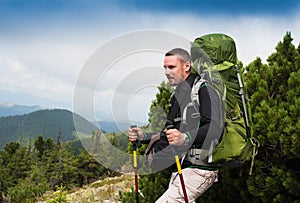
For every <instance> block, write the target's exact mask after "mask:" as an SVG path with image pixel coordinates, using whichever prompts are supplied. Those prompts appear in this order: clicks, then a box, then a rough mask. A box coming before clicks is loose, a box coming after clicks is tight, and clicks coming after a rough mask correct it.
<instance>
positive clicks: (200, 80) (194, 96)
mask: <svg viewBox="0 0 300 203" xmlns="http://www.w3.org/2000/svg"><path fill="white" fill-rule="evenodd" d="M206 85H207V81H206V80H205V79H204V76H198V77H197V78H196V79H195V81H194V84H193V87H192V91H191V100H192V102H196V103H197V104H198V106H200V102H199V90H200V89H201V88H202V87H204V86H206Z"/></svg>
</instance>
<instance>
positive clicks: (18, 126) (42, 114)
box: [0, 109, 98, 149]
mask: <svg viewBox="0 0 300 203" xmlns="http://www.w3.org/2000/svg"><path fill="white" fill-rule="evenodd" d="M73 116H74V118H73ZM73 119H76V121H77V122H76V124H77V125H79V126H80V131H81V132H80V133H84V134H87V135H92V132H93V131H95V130H97V129H98V128H97V127H96V126H95V125H94V124H92V123H91V122H89V121H87V120H86V119H85V118H83V117H81V116H79V115H77V114H73V113H72V112H71V111H68V110H62V109H53V110H38V111H34V112H31V113H29V114H24V115H15V116H6V117H0V149H1V148H3V147H4V146H5V145H6V144H7V143H9V142H15V141H20V140H21V138H25V139H29V138H32V139H34V138H35V137H37V136H39V135H43V136H44V137H46V138H47V137H51V138H53V139H54V140H56V139H57V137H58V135H59V134H61V139H62V140H63V141H66V140H74V139H76V136H75V135H74V132H76V127H75V125H74V120H73Z"/></svg>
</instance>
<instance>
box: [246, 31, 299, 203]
mask: <svg viewBox="0 0 300 203" xmlns="http://www.w3.org/2000/svg"><path fill="white" fill-rule="evenodd" d="M292 40H293V39H292V37H291V34H290V33H287V34H286V35H285V36H284V38H283V41H282V42H279V43H278V45H277V47H276V52H275V53H273V54H272V55H270V56H269V58H268V60H267V62H268V64H267V65H264V64H262V62H261V60H260V59H259V58H257V59H256V60H255V61H254V62H252V63H251V64H249V66H247V67H246V70H247V74H246V79H247V80H246V81H247V89H248V92H249V93H250V95H251V108H252V115H253V116H252V119H253V124H254V125H253V132H254V135H255V137H257V138H258V140H259V142H260V143H261V144H262V147H261V148H260V149H259V154H258V156H257V158H256V162H255V172H254V174H253V176H250V177H249V178H248V180H247V185H248V189H249V192H250V193H251V194H252V195H253V196H255V197H258V198H259V199H260V200H261V201H262V202H283V201H286V202H292V201H293V200H296V199H298V200H299V199H300V195H299V192H297V191H300V166H299V161H300V142H299V136H300V121H299V117H300V98H299V95H300V87H299V84H300V83H299V82H300V66H299V64H300V53H299V47H298V49H296V48H295V47H294V45H293V44H292Z"/></svg>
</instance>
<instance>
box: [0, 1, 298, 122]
mask: <svg viewBox="0 0 300 203" xmlns="http://www.w3.org/2000/svg"><path fill="white" fill-rule="evenodd" d="M299 11H300V4H299V3H298V1H296V0H291V1H279V0H265V1H263V0H260V1H257V0H255V1H253V0H252V1H250V0H249V1H241V0H240V1H235V0H223V1H208V0H206V1H200V0H198V1H196V0H195V1H178V2H177V1H170V0H166V1H158V0H152V1H138V0H130V1H122V0H111V1H109V0H101V1H97V0H27V1H21V0H0V75H1V77H0V91H10V92H16V93H23V94H24V93H27V94H32V95H35V96H39V97H44V98H48V99H52V100H59V101H61V102H62V104H61V107H69V108H72V101H73V91H74V87H75V86H76V81H77V79H78V76H79V75H80V72H81V70H82V67H83V66H84V64H85V63H86V61H88V59H89V57H90V56H91V55H92V54H93V53H94V52H95V51H96V50H97V49H98V48H99V47H101V46H102V45H103V44H105V43H107V42H110V41H111V40H113V39H115V38H116V37H118V36H122V35H124V34H126V33H129V32H133V31H136V30H145V29H155V30H163V31H168V32H173V33H177V34H179V35H182V36H185V37H186V38H187V39H190V40H193V39H194V38H196V37H198V36H201V35H204V34H207V33H213V32H222V33H225V34H228V35H230V36H232V37H233V38H234V39H235V41H236V43H237V51H238V58H239V59H240V60H241V61H242V62H243V63H244V64H245V65H247V64H248V63H250V62H251V61H253V60H254V59H255V58H256V57H257V56H259V57H261V58H262V59H263V60H266V58H267V56H268V55H270V54H271V53H272V52H273V51H274V48H275V46H276V44H277V43H278V42H279V41H280V40H282V37H283V36H284V34H285V33H286V32H287V31H291V33H292V36H293V37H294V38H295V40H294V44H295V45H298V43H299V40H300V37H299V36H300V12H299ZM159 60H160V59H158V61H157V64H159V63H161V61H159ZM143 62H144V63H145V64H147V63H150V62H147V61H143ZM139 66H140V64H139ZM110 81H111V82H112V83H117V81H113V80H110ZM107 83H108V84H106V86H107V87H106V89H105V91H106V94H103V95H106V96H105V98H110V99H107V102H106V103H105V104H104V103H103V104H102V105H100V107H99V111H105V112H106V113H107V114H109V113H110V108H111V105H110V103H111V96H112V95H111V94H112V92H114V91H115V90H114V89H109V86H110V85H109V82H107ZM112 86H113V85H112ZM101 90H102V89H101ZM151 91H152V93H149V92H151ZM151 91H150V90H149V91H145V92H144V93H143V91H140V95H139V98H137V100H139V101H140V103H138V104H137V105H136V106H138V107H137V109H136V111H138V112H140V113H139V114H138V116H136V117H134V116H133V117H134V118H132V119H134V120H143V121H145V120H146V119H147V112H148V109H149V108H148V106H149V104H150V102H151V100H152V99H153V97H154V93H153V92H155V88H152V90H151ZM109 92H110V93H109ZM146 92H147V93H146ZM99 94H100V96H99V98H101V93H99ZM143 94H144V95H143ZM0 102H12V103H14V101H0ZM18 103H19V101H18ZM33 103H34V101H32V104H33ZM26 104H29V103H28V102H27V103H26ZM55 104H56V103H55ZM40 105H47V104H40ZM58 107H59V106H58ZM128 108H129V107H128ZM129 109H131V108H129ZM132 111H133V110H132ZM130 114H134V113H133V112H132V113H130Z"/></svg>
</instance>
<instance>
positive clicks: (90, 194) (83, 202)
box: [40, 174, 134, 203]
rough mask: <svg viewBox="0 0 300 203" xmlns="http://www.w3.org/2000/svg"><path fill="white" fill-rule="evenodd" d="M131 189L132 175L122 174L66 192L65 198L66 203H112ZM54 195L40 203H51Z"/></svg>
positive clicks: (132, 184) (46, 197)
mask: <svg viewBox="0 0 300 203" xmlns="http://www.w3.org/2000/svg"><path fill="white" fill-rule="evenodd" d="M133 187H134V176H133V174H123V175H121V176H116V177H108V178H105V179H103V180H98V181H96V182H93V183H92V184H90V185H86V186H84V187H82V188H76V189H73V190H72V191H68V192H67V194H66V196H65V197H66V200H67V202H70V203H73V202H74V203H75V202H80V203H94V202H106V201H107V202H110V203H113V202H119V199H120V196H119V194H120V193H123V192H129V191H131V189H132V188H133ZM55 193H57V192H55ZM55 193H52V194H51V195H49V196H45V197H44V200H45V201H42V202H51V199H52V200H53V199H55ZM105 200H106V201H105ZM42 202H40V203H42Z"/></svg>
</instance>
